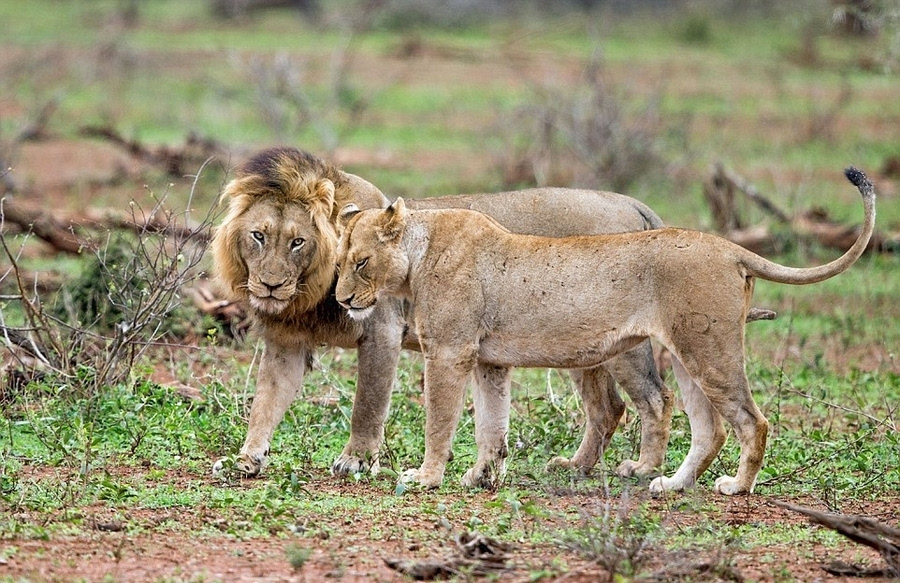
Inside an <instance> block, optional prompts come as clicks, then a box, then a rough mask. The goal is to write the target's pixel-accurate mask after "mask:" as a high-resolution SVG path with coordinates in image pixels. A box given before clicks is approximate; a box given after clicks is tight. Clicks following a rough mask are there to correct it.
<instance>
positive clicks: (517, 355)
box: [478, 329, 647, 368]
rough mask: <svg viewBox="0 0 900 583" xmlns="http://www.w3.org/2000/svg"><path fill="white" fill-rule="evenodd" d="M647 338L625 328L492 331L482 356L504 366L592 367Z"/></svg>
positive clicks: (482, 346)
mask: <svg viewBox="0 0 900 583" xmlns="http://www.w3.org/2000/svg"><path fill="white" fill-rule="evenodd" d="M584 336H587V337H584ZM646 338H647V335H646V334H643V333H641V332H639V331H636V330H625V329H619V330H607V331H602V332H598V333H596V334H581V335H579V334H572V333H569V334H566V335H564V336H559V337H552V336H551V337H546V336H539V337H536V336H534V335H533V334H532V335H529V336H526V337H519V338H503V337H502V335H488V336H486V337H484V338H483V339H482V340H481V342H480V344H479V348H478V359H479V360H480V361H481V362H484V363H488V364H491V365H494V366H502V367H540V368H589V367H593V366H596V365H598V364H600V363H601V362H603V361H605V360H607V359H609V358H612V357H613V356H616V355H617V354H619V353H621V352H624V351H626V350H629V349H631V348H634V347H635V346H637V345H638V344H640V342H641V341H643V340H645V339H646Z"/></svg>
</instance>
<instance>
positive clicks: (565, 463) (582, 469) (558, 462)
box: [546, 455, 591, 475]
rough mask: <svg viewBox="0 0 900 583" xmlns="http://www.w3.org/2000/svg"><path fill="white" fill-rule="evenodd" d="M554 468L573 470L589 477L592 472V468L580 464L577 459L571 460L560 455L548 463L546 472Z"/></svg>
mask: <svg viewBox="0 0 900 583" xmlns="http://www.w3.org/2000/svg"><path fill="white" fill-rule="evenodd" d="M554 468H563V469H566V470H573V471H576V472H578V473H580V474H583V475H587V474H589V473H590V471H591V468H590V467H588V466H585V465H584V464H582V463H580V462H578V461H577V460H576V459H574V458H573V459H569V458H567V457H563V456H561V455H558V456H556V457H554V458H552V459H551V460H550V461H549V462H547V467H546V471H550V470H552V469H554Z"/></svg>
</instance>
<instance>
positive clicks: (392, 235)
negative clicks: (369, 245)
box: [378, 197, 406, 243]
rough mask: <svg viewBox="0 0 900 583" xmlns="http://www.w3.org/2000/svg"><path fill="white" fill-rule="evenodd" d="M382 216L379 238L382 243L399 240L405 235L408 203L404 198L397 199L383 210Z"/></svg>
mask: <svg viewBox="0 0 900 583" xmlns="http://www.w3.org/2000/svg"><path fill="white" fill-rule="evenodd" d="M381 216H382V220H381V224H380V225H379V226H378V239H379V240H380V241H381V242H382V243H387V242H389V241H396V240H398V239H399V238H400V237H401V236H402V235H403V229H404V228H406V203H405V202H403V198H402V197H401V198H398V199H397V200H395V201H394V204H392V205H391V206H389V207H387V208H386V209H384V211H382V213H381Z"/></svg>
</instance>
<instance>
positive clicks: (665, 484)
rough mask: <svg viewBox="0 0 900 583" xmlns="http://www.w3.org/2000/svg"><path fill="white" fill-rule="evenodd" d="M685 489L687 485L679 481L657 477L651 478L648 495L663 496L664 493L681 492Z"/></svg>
mask: <svg viewBox="0 0 900 583" xmlns="http://www.w3.org/2000/svg"><path fill="white" fill-rule="evenodd" d="M686 487H687V484H685V483H684V482H682V481H681V480H676V479H674V478H667V477H665V476H659V477H657V478H653V481H652V482H650V493H651V494H663V493H664V492H681V491H683V490H684V489H685V488H686Z"/></svg>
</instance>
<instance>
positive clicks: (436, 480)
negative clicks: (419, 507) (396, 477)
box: [400, 468, 444, 489]
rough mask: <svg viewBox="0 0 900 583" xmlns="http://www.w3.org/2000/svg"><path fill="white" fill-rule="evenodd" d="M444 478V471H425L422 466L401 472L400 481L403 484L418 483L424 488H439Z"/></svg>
mask: <svg viewBox="0 0 900 583" xmlns="http://www.w3.org/2000/svg"><path fill="white" fill-rule="evenodd" d="M443 479H444V475H443V473H438V472H429V471H423V470H422V469H421V468H419V469H417V470H406V471H405V472H403V473H402V474H400V483H402V484H418V485H420V486H422V487H423V488H428V489H431V488H438V487H439V486H440V485H441V482H442V481H443Z"/></svg>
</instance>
